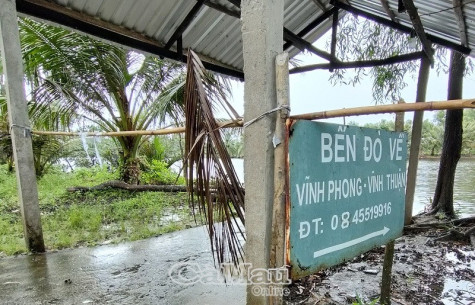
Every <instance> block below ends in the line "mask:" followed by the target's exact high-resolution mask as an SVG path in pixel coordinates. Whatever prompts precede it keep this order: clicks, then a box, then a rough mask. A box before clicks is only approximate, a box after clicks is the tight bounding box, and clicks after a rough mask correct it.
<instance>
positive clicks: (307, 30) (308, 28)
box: [284, 7, 338, 50]
mask: <svg viewBox="0 0 475 305" xmlns="http://www.w3.org/2000/svg"><path fill="white" fill-rule="evenodd" d="M337 10H338V8H336V7H332V8H331V9H329V10H328V11H326V12H325V13H323V14H321V15H320V16H318V17H317V18H316V19H315V20H313V21H312V22H310V23H309V24H308V25H307V26H306V27H305V28H303V29H302V30H301V31H300V32H298V33H297V36H299V37H300V38H303V37H305V35H307V34H308V33H310V32H311V31H312V30H313V29H315V28H316V27H317V26H319V25H320V24H321V23H322V22H324V21H325V20H327V19H328V18H330V16H332V15H333V12H335V11H337ZM291 46H292V43H291V42H287V43H286V44H284V50H287V49H288V48H290V47H291Z"/></svg>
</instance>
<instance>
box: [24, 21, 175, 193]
mask: <svg viewBox="0 0 475 305" xmlns="http://www.w3.org/2000/svg"><path fill="white" fill-rule="evenodd" d="M19 26H20V36H21V44H22V52H23V58H24V62H25V71H26V74H27V78H28V80H29V85H30V86H31V87H32V100H34V101H35V104H34V105H35V107H34V109H33V111H32V112H31V118H32V120H35V119H36V118H39V117H42V116H45V115H47V116H49V117H55V118H58V119H56V120H54V121H55V122H58V123H61V124H62V125H63V126H66V127H69V126H70V124H71V122H72V121H73V120H75V119H79V118H81V119H85V120H87V121H90V122H92V123H93V124H95V125H96V126H99V127H100V129H101V130H102V131H134V130H145V129H148V128H151V127H154V126H160V124H163V123H164V122H166V121H167V120H169V119H170V118H175V119H177V118H178V117H182V112H183V110H182V109H183V102H182V101H183V99H182V95H183V94H182V93H180V90H183V86H184V76H183V75H184V74H183V67H182V65H180V64H176V63H171V62H166V61H163V60H160V59H158V58H156V57H151V56H148V57H144V56H143V55H141V54H138V53H136V52H133V51H125V50H124V49H123V48H120V47H118V46H114V45H110V44H107V43H104V42H101V41H98V40H95V39H92V38H90V37H88V36H83V35H80V34H76V33H72V32H70V31H68V30H65V29H62V28H56V27H53V26H50V25H46V24H41V23H38V22H35V21H32V20H29V19H20V20H19ZM53 109H54V111H53ZM50 127H51V126H50ZM49 130H52V129H49ZM142 138H143V137H142V136H121V137H117V138H116V141H117V143H118V146H119V147H120V156H121V158H120V165H121V175H120V178H121V179H122V180H123V181H125V182H127V183H131V184H137V183H138V181H139V173H140V169H139V159H138V156H137V153H138V150H139V147H140V145H141V143H142Z"/></svg>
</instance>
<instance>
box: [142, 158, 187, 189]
mask: <svg viewBox="0 0 475 305" xmlns="http://www.w3.org/2000/svg"><path fill="white" fill-rule="evenodd" d="M142 182H143V183H145V184H185V179H184V178H183V177H178V175H177V174H176V173H174V172H173V171H172V170H170V169H169V168H168V167H167V163H166V162H164V161H161V160H152V162H151V163H150V165H149V167H148V169H147V170H146V171H145V172H144V173H142Z"/></svg>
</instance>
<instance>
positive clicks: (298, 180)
mask: <svg viewBox="0 0 475 305" xmlns="http://www.w3.org/2000/svg"><path fill="white" fill-rule="evenodd" d="M406 147H407V136H406V134H405V133H399V132H390V131H385V130H376V129H370V128H361V127H355V126H346V125H337V124H328V123H318V122H311V121H297V122H295V123H294V124H293V125H292V126H291V129H290V139H289V163H290V164H289V165H290V214H289V218H290V226H289V228H290V232H289V245H290V265H291V275H292V278H294V279H295V278H298V277H301V276H304V275H308V274H312V273H314V272H316V271H318V270H321V269H324V268H327V267H330V266H333V265H336V264H339V263H341V262H343V261H345V260H348V259H351V258H353V257H355V256H357V255H359V254H361V253H364V252H366V251H368V250H370V249H372V248H374V247H376V246H379V245H382V244H385V243H387V242H389V241H391V240H394V239H395V238H397V237H399V236H401V234H402V229H403V225H404V202H405V188H406V156H407V148H406Z"/></svg>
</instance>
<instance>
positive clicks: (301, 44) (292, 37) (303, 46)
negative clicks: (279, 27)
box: [284, 27, 332, 60]
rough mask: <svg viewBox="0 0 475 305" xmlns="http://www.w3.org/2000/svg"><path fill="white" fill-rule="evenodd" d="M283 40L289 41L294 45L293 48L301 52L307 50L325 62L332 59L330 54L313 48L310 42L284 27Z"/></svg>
mask: <svg viewBox="0 0 475 305" xmlns="http://www.w3.org/2000/svg"><path fill="white" fill-rule="evenodd" d="M284 39H285V40H288V41H290V42H291V43H293V44H294V45H295V47H297V48H298V49H300V50H302V51H303V50H308V51H309V52H312V53H313V54H315V55H318V56H320V57H322V58H324V59H326V60H331V58H332V56H331V54H330V53H328V52H325V51H323V50H320V49H318V48H316V47H314V46H313V45H312V44H311V43H310V42H308V41H306V40H305V39H303V38H301V37H299V36H297V35H296V34H294V33H292V31H290V30H289V29H287V28H286V27H284Z"/></svg>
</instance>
